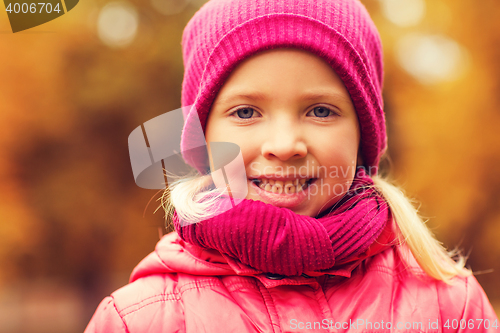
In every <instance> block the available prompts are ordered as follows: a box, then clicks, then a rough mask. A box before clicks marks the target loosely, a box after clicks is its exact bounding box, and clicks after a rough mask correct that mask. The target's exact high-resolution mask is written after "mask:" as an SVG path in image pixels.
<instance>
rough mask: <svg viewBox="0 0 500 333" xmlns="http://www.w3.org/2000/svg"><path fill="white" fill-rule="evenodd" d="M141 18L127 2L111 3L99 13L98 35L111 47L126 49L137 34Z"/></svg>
mask: <svg viewBox="0 0 500 333" xmlns="http://www.w3.org/2000/svg"><path fill="white" fill-rule="evenodd" d="M138 26H139V17H138V14H137V11H136V9H135V8H134V7H133V6H132V5H130V4H128V3H126V2H111V3H109V4H107V5H106V6H104V7H103V8H102V9H101V11H100V12H99V17H98V19H97V33H98V35H99V38H100V39H101V41H102V42H103V43H104V44H106V45H108V46H110V47H125V46H127V45H129V44H130V43H131V42H132V41H133V40H134V38H135V35H136V34H137V28H138Z"/></svg>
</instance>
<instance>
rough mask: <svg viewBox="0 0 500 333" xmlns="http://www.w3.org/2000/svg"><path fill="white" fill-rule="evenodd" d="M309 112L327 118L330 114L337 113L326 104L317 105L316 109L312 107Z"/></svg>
mask: <svg viewBox="0 0 500 333" xmlns="http://www.w3.org/2000/svg"><path fill="white" fill-rule="evenodd" d="M309 113H313V114H314V116H315V117H318V118H326V117H328V116H330V115H334V114H335V113H334V112H333V111H332V110H330V109H328V108H326V107H324V106H317V107H315V108H314V109H312V110H311V111H310V112H309Z"/></svg>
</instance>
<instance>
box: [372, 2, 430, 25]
mask: <svg viewBox="0 0 500 333" xmlns="http://www.w3.org/2000/svg"><path fill="white" fill-rule="evenodd" d="M380 1H381V5H382V12H383V13H384V16H385V17H386V18H387V19H388V20H389V21H391V22H392V23H394V24H396V25H398V26H400V27H409V26H413V25H417V24H418V23H420V21H422V18H423V17H424V15H425V1H424V0H380Z"/></svg>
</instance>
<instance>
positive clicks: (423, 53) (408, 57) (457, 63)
mask: <svg viewBox="0 0 500 333" xmlns="http://www.w3.org/2000/svg"><path fill="white" fill-rule="evenodd" d="M397 57H398V61H399V64H400V65H401V66H402V67H403V68H404V69H405V70H406V71H407V72H408V73H410V74H411V75H412V76H413V77H415V78H416V79H417V80H419V81H420V82H422V83H424V84H435V83H440V82H444V81H452V80H455V79H456V78H458V77H459V76H460V75H461V74H462V73H463V72H464V70H465V68H466V65H467V58H468V57H467V52H466V50H465V49H464V48H463V47H462V46H460V45H459V44H458V43H457V42H455V41H454V40H452V39H450V38H448V37H446V36H442V35H425V34H416V33H415V34H409V35H406V36H405V37H403V38H402V39H401V40H400V41H399V42H398V45H397Z"/></svg>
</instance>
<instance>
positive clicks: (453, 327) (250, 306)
mask: <svg viewBox="0 0 500 333" xmlns="http://www.w3.org/2000/svg"><path fill="white" fill-rule="evenodd" d="M378 251H381V252H379V253H376V254H374V255H373V253H372V254H370V256H369V257H368V258H364V259H363V258H360V259H359V260H357V261H356V262H353V263H351V264H346V265H344V266H342V267H337V268H335V269H332V270H330V271H328V272H325V273H324V274H321V275H319V276H317V277H309V276H301V277H297V278H286V277H285V278H284V277H282V276H273V275H269V274H267V275H266V274H262V273H260V272H258V271H255V270H254V269H252V268H250V267H248V266H244V265H242V264H241V263H239V262H237V261H235V260H231V259H228V258H224V257H223V256H222V255H221V254H219V253H218V252H216V251H212V250H204V249H201V248H198V247H194V246H193V245H190V244H187V243H185V242H184V241H182V240H181V239H180V238H179V237H178V236H177V234H176V233H171V234H169V235H166V236H165V237H163V238H162V239H161V241H160V242H159V243H158V244H157V246H156V250H155V251H154V252H153V253H151V254H150V255H149V256H147V257H146V258H145V259H144V260H143V261H142V262H141V263H140V264H139V265H138V266H137V267H136V268H135V269H134V271H133V273H132V277H131V280H130V281H131V283H130V284H128V285H126V286H125V287H123V288H121V289H119V290H117V291H115V292H114V293H113V294H112V295H111V296H110V297H107V298H105V299H104V300H103V301H102V302H101V304H100V305H99V307H98V309H97V310H96V312H95V314H94V316H93V317H92V320H91V321H90V323H89V325H88V327H87V329H86V330H85V332H86V333H92V332H130V333H134V332H389V331H394V332H422V331H424V332H457V331H460V332H491V333H493V332H500V328H498V325H499V323H498V319H497V317H496V315H495V313H494V311H493V309H492V307H491V305H490V303H489V301H488V299H487V297H486V295H485V293H484V291H483V289H482V288H481V286H480V285H479V284H478V282H477V280H476V279H475V278H474V277H473V276H471V277H466V278H463V277H457V278H455V279H454V284H453V285H451V286H450V285H447V284H445V283H443V282H439V281H436V280H432V279H430V278H429V277H427V276H426V275H425V274H424V273H423V271H422V270H421V269H420V267H419V266H418V264H417V263H416V262H415V260H414V259H413V258H411V259H412V260H411V261H410V267H407V266H406V265H405V263H404V262H403V261H402V259H401V255H402V253H401V248H400V247H398V246H392V247H385V248H383V249H379V250H378ZM375 252H377V251H375ZM412 272H413V273H412Z"/></svg>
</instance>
